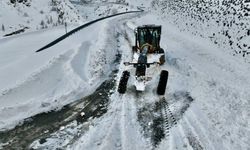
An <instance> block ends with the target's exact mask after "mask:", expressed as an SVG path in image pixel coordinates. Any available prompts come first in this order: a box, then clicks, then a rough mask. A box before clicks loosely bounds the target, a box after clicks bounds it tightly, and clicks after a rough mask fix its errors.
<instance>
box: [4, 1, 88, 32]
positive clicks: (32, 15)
mask: <svg viewBox="0 0 250 150" xmlns="http://www.w3.org/2000/svg"><path fill="white" fill-rule="evenodd" d="M83 21H84V20H83V19H82V17H81V16H80V15H79V13H78V12H77V10H75V8H74V7H73V5H72V4H71V3H70V2H69V1H68V0H42V1H41V0H28V1H20V2H18V1H16V2H14V1H13V3H11V1H9V0H1V1H0V26H1V28H0V36H1V37H2V36H3V35H6V34H9V33H12V32H14V31H18V30H21V29H25V30H27V31H34V30H40V29H43V28H50V27H53V26H58V25H61V24H64V23H65V22H67V23H68V24H76V25H79V23H82V22H83Z"/></svg>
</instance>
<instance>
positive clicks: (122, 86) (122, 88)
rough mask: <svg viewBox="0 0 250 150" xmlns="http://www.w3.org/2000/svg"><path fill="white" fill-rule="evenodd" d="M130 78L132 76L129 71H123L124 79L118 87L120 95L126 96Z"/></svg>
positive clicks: (122, 78)
mask: <svg viewBox="0 0 250 150" xmlns="http://www.w3.org/2000/svg"><path fill="white" fill-rule="evenodd" d="M129 76H130V73H129V72H128V71H123V73H122V77H121V79H120V82H119V85H118V92H119V93H120V94H124V93H125V92H126V90H127V83H128V79H129Z"/></svg>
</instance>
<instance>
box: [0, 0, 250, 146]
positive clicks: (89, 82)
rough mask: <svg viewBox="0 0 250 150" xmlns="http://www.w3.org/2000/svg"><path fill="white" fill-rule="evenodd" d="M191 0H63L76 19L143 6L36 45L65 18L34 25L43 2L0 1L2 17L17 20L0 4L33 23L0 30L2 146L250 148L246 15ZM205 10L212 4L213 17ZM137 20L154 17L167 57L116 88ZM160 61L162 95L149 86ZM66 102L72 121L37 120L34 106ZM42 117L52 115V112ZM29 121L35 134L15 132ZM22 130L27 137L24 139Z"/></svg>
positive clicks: (43, 108)
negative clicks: (146, 74) (145, 76)
mask: <svg viewBox="0 0 250 150" xmlns="http://www.w3.org/2000/svg"><path fill="white" fill-rule="evenodd" d="M55 2H57V1H55ZM190 2H192V3H189V4H190V5H189V4H187V3H185V2H181V1H172V2H170V1H159V0H152V1H147V2H144V1H142V0H120V1H118V0H116V1H115V0H96V1H87V0H82V1H77V0H71V1H67V0H64V1H61V3H62V5H63V6H64V7H63V8H64V10H66V12H67V13H68V14H67V18H68V21H67V22H68V23H69V22H70V21H69V20H71V19H72V20H75V21H72V22H75V23H78V24H79V23H82V22H86V21H89V20H93V19H96V18H99V17H103V16H107V15H111V14H115V13H117V12H123V11H129V10H137V9H138V8H139V9H144V10H145V12H141V13H136V14H127V15H123V16H117V17H114V18H110V19H107V20H104V21H101V22H98V23H95V24H93V25H91V26H89V27H86V28H84V29H82V30H81V31H79V32H77V33H76V34H74V35H72V36H70V37H68V38H66V39H65V40H63V41H61V42H60V43H58V44H56V45H55V46H52V47H50V48H48V49H46V50H44V51H41V52H39V53H35V51H36V50H37V49H39V48H41V47H42V46H44V45H45V44H48V43H49V42H51V41H53V40H54V39H56V38H57V37H59V36H61V35H63V34H65V28H64V27H63V26H48V28H47V29H42V30H40V28H37V27H36V26H37V25H39V22H40V20H41V19H43V17H45V16H46V14H47V15H50V14H51V13H50V11H51V10H50V9H51V5H48V4H50V1H47V0H46V1H43V2H40V1H38V0H32V1H28V2H27V3H30V6H29V4H27V5H28V6H27V5H26V4H23V3H18V4H15V7H13V5H14V4H11V3H10V2H4V1H1V2H0V3H1V6H0V7H1V8H3V9H0V12H1V13H0V25H1V24H2V22H6V24H8V25H6V26H8V27H12V29H13V28H15V30H16V29H18V28H19V27H21V26H19V25H18V23H17V22H16V21H14V20H11V19H8V15H7V12H10V13H9V15H10V16H11V17H13V16H15V15H19V16H16V18H18V19H20V22H21V24H22V27H24V26H28V27H29V28H32V30H30V31H29V32H27V33H26V32H24V33H20V34H19V35H12V36H10V37H2V38H1V39H0V102H1V105H0V130H1V132H0V148H3V149H6V148H7V149H8V148H14V149H15V148H16V149H18V146H20V147H19V148H21V149H25V148H33V149H58V148H61V149H76V150H78V149H104V150H106V149H107V150H108V149H128V150H130V149H138V150H139V149H162V150H165V149H171V150H176V149H195V150H196V149H197V150H200V149H208V150H210V149H212V150H217V149H228V150H229V149H230V150H235V149H239V150H248V149H249V148H250V144H249V141H250V136H249V135H250V130H249V129H250V112H249V109H250V93H249V91H250V86H249V85H250V79H249V74H250V66H249V63H248V61H249V58H248V57H249V56H248V55H247V52H248V46H249V42H250V41H249V34H248V30H249V29H250V25H249V22H248V20H249V16H248V15H245V14H246V13H248V12H246V10H247V9H246V10H242V12H239V13H236V14H234V16H233V17H232V18H233V19H232V18H230V17H228V18H227V17H223V16H222V15H220V14H221V13H222V12H223V11H224V9H221V10H220V8H224V6H227V5H224V3H225V1H218V2H219V4H220V5H219V6H215V5H214V3H215V2H217V1H214V3H213V2H211V3H206V1H203V2H202V3H198V4H196V3H195V2H194V1H190ZM239 2H240V1H239ZM228 3H229V4H230V6H234V4H235V3H230V2H227V4H228ZM242 3H243V1H242ZM191 4H192V5H191ZM236 4H237V3H236ZM38 6H43V7H44V9H42V10H44V11H43V12H44V13H42V14H41V13H37V14H36V13H35V12H34V9H37V8H36V7H38ZM56 6H60V5H56ZM66 6H67V7H66ZM180 6H183V7H180ZM185 6H189V8H188V9H185V8H184V7H185ZM196 6H199V7H196ZM236 6H237V5H236ZM236 6H235V7H236ZM244 6H246V8H247V7H248V6H249V2H247V1H244ZM68 8H71V9H70V11H68ZM199 8H202V10H203V9H206V8H209V9H206V12H204V16H203V15H201V14H200V13H197V9H198V10H200V9H199ZM230 8H231V7H230ZM232 8H233V7H232ZM244 8H245V7H244ZM38 10H40V9H38ZM207 10H213V12H218V14H217V15H218V16H219V19H218V16H217V15H216V16H217V17H214V16H213V15H211V12H209V11H207ZM237 10H241V7H239V8H238V7H237ZM16 11H17V12H16ZM2 12H4V13H2ZM20 12H22V13H28V14H29V15H28V16H29V18H30V19H31V20H33V22H30V23H27V22H26V20H25V19H27V18H26V17H25V16H24V17H20V14H21V13H20ZM237 12H238V11H237ZM209 13H210V15H209ZM30 14H32V15H33V17H32V15H30ZM205 14H206V15H205ZM242 14H244V15H242ZM194 15H195V17H194ZM237 15H239V16H241V17H240V18H239V20H237V21H236V23H235V22H234V23H232V28H231V27H228V26H227V27H221V24H223V21H221V20H220V19H221V18H222V19H223V20H224V21H229V22H230V21H232V20H234V19H235V18H237ZM77 16H80V17H77ZM199 16H200V17H201V18H202V17H205V18H206V16H207V18H209V19H207V20H206V19H204V18H202V19H204V20H205V21H204V20H203V23H201V22H198V21H197V18H196V17H198V18H199ZM211 16H212V18H213V17H214V18H213V19H212V18H210V17H211ZM32 18H34V19H32ZM185 19H186V20H185ZM202 19H201V20H202ZM227 19H228V20H227ZM230 19H231V20H230ZM209 20H210V21H211V22H209ZM8 21H9V22H8ZM217 21H219V22H218V23H217ZM7 22H8V23H7ZM239 22H240V23H243V25H239V24H240V23H239ZM75 23H69V24H68V30H70V29H73V28H75V27H77V26H76V25H77V24H75ZM144 24H157V25H162V35H161V36H162V38H161V47H162V48H164V50H165V55H166V63H165V64H164V65H163V66H160V67H154V68H152V70H151V71H150V75H151V76H153V79H152V81H151V82H150V83H149V84H148V85H147V87H146V90H145V91H144V92H142V93H141V92H140V93H138V92H136V91H135V88H134V87H133V86H132V83H131V82H132V81H129V84H128V89H127V92H126V94H124V95H121V94H119V93H118V92H116V89H117V86H116V85H117V84H118V82H119V79H120V77H121V74H122V71H123V70H125V69H127V67H126V66H124V65H123V62H124V61H132V55H133V54H132V50H131V49H132V48H131V47H132V46H133V45H134V40H135V39H134V29H135V28H136V27H137V26H140V25H144ZM191 24H192V25H191ZM10 29H11V28H9V29H8V31H9V32H10V31H11V30H10ZM35 30H38V31H35ZM223 31H225V32H226V31H227V33H228V34H230V36H233V37H232V38H229V40H232V41H233V43H234V44H232V45H228V44H230V43H229V42H228V41H227V40H228V39H227V36H225V34H224V33H222V32H223ZM5 32H6V31H4V32H0V35H4V34H5ZM212 32H214V33H215V34H214V35H213V33H212ZM241 36H242V38H239V37H241ZM225 37H226V38H225ZM215 41H216V42H215ZM237 44H238V45H242V47H245V48H244V50H240V49H239V47H238V48H237ZM244 44H247V46H243V45H244ZM229 48H230V50H229ZM234 50H235V51H236V52H237V53H235V52H234ZM240 51H241V53H243V52H242V51H246V52H245V53H246V55H245V56H244V57H242V56H240V55H236V54H238V53H239V52H240ZM117 63H118V64H117ZM161 70H168V71H169V79H168V85H167V90H166V94H165V95H164V97H165V98H162V97H159V96H158V95H157V94H156V87H157V84H158V80H159V74H160V71H161ZM113 74H115V76H113ZM131 76H133V74H132V73H131ZM110 80H113V81H112V82H115V83H116V85H115V86H114V87H106V88H107V89H106V90H108V91H109V92H107V91H106V93H103V91H102V89H100V88H104V87H103V86H102V85H103V84H102V83H105V82H109V81H110ZM104 81H105V82H104ZM100 85H101V86H100ZM98 87H99V88H98ZM109 88H110V89H109ZM104 89H105V88H104ZM104 89H103V90H104ZM104 92H105V90H104ZM92 93H93V94H94V95H93V94H92ZM91 94H92V95H91ZM105 94H106V96H105ZM88 95H89V96H88ZM92 96H93V97H92ZM104 97H105V98H104ZM107 97H108V98H107ZM106 98H107V99H108V100H107V99H106ZM102 100H103V101H102ZM99 101H100V102H104V103H99ZM77 102H79V104H77V105H76V106H75V103H77ZM92 103H93V105H92ZM67 104H71V105H70V106H69V109H71V106H72V108H73V109H72V112H73V113H72V114H71V115H70V116H74V114H78V113H79V114H80V115H79V116H78V117H80V118H81V119H80V121H79V119H73V120H72V121H71V119H70V117H68V118H65V119H64V121H65V122H66V124H59V126H56V124H54V123H53V121H52V122H46V124H51V126H49V127H47V126H46V128H44V127H42V126H43V125H41V124H42V123H39V120H38V123H36V120H37V119H36V116H35V115H36V114H39V113H42V112H49V111H51V110H57V111H58V112H60V113H63V112H64V110H63V109H62V110H60V109H61V108H62V107H63V106H65V105H67ZM67 106H68V105H67ZM99 108H100V109H99ZM79 109H80V111H79ZM32 116H34V117H32ZM47 116H48V117H50V112H49V113H48V114H47ZM30 117H32V118H31V119H30V120H29V118H30ZM51 117H52V114H51ZM58 117H59V115H58ZM60 117H61V116H60ZM38 118H39V116H38ZM53 118H56V117H55V116H53ZM71 118H72V117H71ZM85 118H86V119H85ZM59 119H60V120H62V119H63V118H58V120H59ZM67 120H69V121H67ZM23 121H24V124H23V125H22V124H20V123H21V122H23ZM54 122H58V121H57V119H55V121H54ZM62 122H63V121H62ZM18 124H19V125H18ZM37 124H38V125H37ZM17 125H18V126H17ZM35 125H37V127H35ZM32 126H33V128H34V129H35V130H37V131H38V130H39V128H41V133H39V136H35V135H34V137H28V136H27V137H25V136H23V135H26V134H27V133H26V134H25V133H22V131H26V129H27V128H32ZM33 128H32V129H33ZM19 131H20V132H19ZM27 131H29V130H27ZM34 132H35V131H34ZM18 133H20V135H16V134H18ZM21 134H23V135H21ZM12 135H13V137H12ZM24 139H25V140H27V139H28V140H27V143H25V142H23V141H22V140H24ZM18 140H20V141H22V142H20V143H18ZM25 140H24V141H25Z"/></svg>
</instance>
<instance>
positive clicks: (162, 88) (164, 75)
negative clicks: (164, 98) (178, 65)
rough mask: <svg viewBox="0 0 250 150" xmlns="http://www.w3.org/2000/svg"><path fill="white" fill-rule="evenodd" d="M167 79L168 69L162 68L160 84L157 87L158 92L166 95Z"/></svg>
mask: <svg viewBox="0 0 250 150" xmlns="http://www.w3.org/2000/svg"><path fill="white" fill-rule="evenodd" d="M167 81H168V71H167V70H162V71H161V75H160V80H159V84H158V87H157V94H158V95H164V94H165V91H166V86H167Z"/></svg>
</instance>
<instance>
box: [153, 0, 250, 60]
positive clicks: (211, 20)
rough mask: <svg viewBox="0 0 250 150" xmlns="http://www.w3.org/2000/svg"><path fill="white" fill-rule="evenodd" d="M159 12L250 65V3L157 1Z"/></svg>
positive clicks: (155, 7) (245, 0)
mask: <svg viewBox="0 0 250 150" xmlns="http://www.w3.org/2000/svg"><path fill="white" fill-rule="evenodd" d="M153 4H154V5H153V6H154V9H155V11H156V12H157V13H158V14H159V16H161V17H162V18H165V19H167V20H169V21H170V22H171V23H172V24H173V25H175V26H177V27H178V28H179V29H180V30H182V31H187V32H191V33H192V34H194V35H197V36H201V37H203V38H205V39H207V40H210V41H212V42H214V43H215V44H217V45H219V46H220V47H222V48H224V49H226V50H227V51H228V53H231V54H232V55H235V56H238V57H243V58H244V59H245V61H246V62H250V59H249V55H248V54H250V45H249V43H250V38H249V37H250V23H249V22H250V2H249V1H247V0H235V1H229V0H214V1H210V0H204V1H192V0H190V1H167V0H166V1H155V2H154V3H153Z"/></svg>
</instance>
